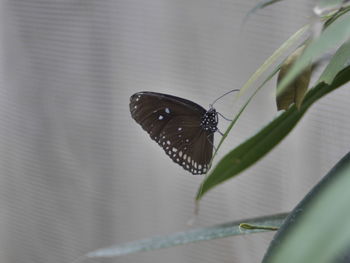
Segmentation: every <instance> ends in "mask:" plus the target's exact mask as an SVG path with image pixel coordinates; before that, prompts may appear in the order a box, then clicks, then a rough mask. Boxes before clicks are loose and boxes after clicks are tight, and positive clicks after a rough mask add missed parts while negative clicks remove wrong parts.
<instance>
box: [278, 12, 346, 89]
mask: <svg viewBox="0 0 350 263" xmlns="http://www.w3.org/2000/svg"><path fill="white" fill-rule="evenodd" d="M349 38H350V14H349V12H348V13H345V14H343V15H342V16H340V17H338V18H337V20H335V21H334V22H333V23H332V24H330V25H329V26H328V27H327V28H326V29H325V30H324V31H323V32H322V33H321V35H320V36H319V37H318V38H316V39H315V40H313V41H312V42H311V43H310V44H309V45H308V47H307V48H306V49H305V51H304V52H303V54H302V55H301V56H300V58H299V59H298V60H297V61H296V62H295V64H294V66H293V67H292V68H291V69H290V71H289V72H288V74H287V75H286V76H285V77H284V78H283V80H282V81H281V82H280V83H279V85H278V93H281V92H282V91H283V90H284V89H285V88H286V87H287V86H288V85H289V84H290V83H291V81H293V80H294V79H295V78H296V77H297V76H298V75H299V74H300V73H301V72H302V71H303V70H304V69H305V68H306V67H307V66H308V65H310V64H311V63H313V62H315V61H317V59H319V58H320V57H321V56H322V55H324V54H325V53H326V52H327V51H329V50H330V49H331V48H334V47H337V46H339V45H341V44H343V43H344V42H345V41H346V40H348V39H349Z"/></svg>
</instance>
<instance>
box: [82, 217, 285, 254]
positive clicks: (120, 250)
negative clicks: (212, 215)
mask: <svg viewBox="0 0 350 263" xmlns="http://www.w3.org/2000/svg"><path fill="white" fill-rule="evenodd" d="M287 215H288V213H281V214H276V215H270V216H264V217H257V218H251V219H245V220H240V221H235V222H230V223H225V224H220V225H215V226H210V227H204V228H197V229H193V230H189V231H186V232H178V233H173V234H171V235H169V236H160V237H153V238H149V239H143V240H138V241H134V242H129V243H125V244H120V245H116V246H112V247H108V248H102V249H98V250H95V251H92V252H90V253H88V254H86V256H85V257H86V258H92V257H117V256H121V255H127V254H131V253H136V252H141V251H150V250H155V249H161V248H168V247H173V246H178V245H185V244H188V243H193V242H198V241H204V240H211V239H217V238H224V237H229V236H236V235H244V234H251V233H259V232H266V231H271V230H270V229H242V228H241V227H240V224H241V223H242V222H245V223H249V224H252V225H263V226H266V225H268V226H270V227H275V228H276V227H277V228H278V227H279V226H280V225H282V223H283V220H284V219H285V218H286V216H287Z"/></svg>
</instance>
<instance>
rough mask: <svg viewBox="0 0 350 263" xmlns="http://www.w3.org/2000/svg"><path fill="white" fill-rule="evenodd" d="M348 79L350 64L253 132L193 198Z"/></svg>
mask: <svg viewBox="0 0 350 263" xmlns="http://www.w3.org/2000/svg"><path fill="white" fill-rule="evenodd" d="M349 79H350V66H348V67H346V68H345V69H343V70H342V71H341V72H339V73H338V74H337V76H336V77H335V78H334V80H333V82H332V83H331V84H330V85H327V84H326V83H324V82H321V83H319V84H318V85H317V86H316V87H314V88H313V89H310V90H309V92H308V93H307V94H306V96H305V98H304V102H303V104H302V105H301V107H300V109H299V110H298V109H297V108H296V106H295V105H293V106H292V107H290V108H289V109H288V110H287V111H285V112H283V113H282V114H281V115H279V116H278V117H277V118H276V119H274V120H273V121H272V122H270V124H268V125H267V126H266V127H265V128H263V129H262V130H261V131H260V132H258V133H257V134H256V135H254V136H253V137H251V138H249V139H248V140H246V141H245V142H243V143H242V144H241V145H239V146H238V147H237V148H235V149H233V150H232V151H231V152H229V153H228V154H227V155H226V156H224V157H223V158H222V159H221V160H220V162H219V163H218V164H217V165H216V167H215V168H214V169H213V170H212V171H211V172H210V174H209V175H208V176H207V177H206V178H205V180H204V182H203V183H202V185H201V188H200V190H199V191H198V194H197V198H196V199H197V200H199V199H200V198H201V197H202V196H203V195H204V194H205V193H206V192H207V191H208V190H209V189H211V188H213V187H215V186H216V185H218V184H220V183H222V182H224V181H226V180H228V179H230V178H232V177H234V176H235V175H237V174H239V173H240V172H242V171H243V170H245V169H246V168H248V167H249V166H251V165H252V164H254V163H255V162H256V161H258V160H259V159H260V158H261V157H263V156H264V155H265V154H267V153H268V152H269V151H270V150H271V149H273V148H274V147H275V146H276V145H277V144H278V143H279V142H280V141H281V140H282V139H283V138H284V137H286V136H287V135H288V133H289V132H290V131H291V130H292V129H293V128H294V126H295V125H296V124H297V123H298V121H299V120H300V119H301V117H302V116H303V115H304V113H305V112H306V111H307V110H308V108H309V107H310V106H311V105H312V104H313V103H314V102H316V101H317V100H318V99H320V98H321V97H323V96H324V95H326V94H327V93H329V92H331V91H333V90H334V89H336V88H338V87H340V86H341V85H343V84H344V83H346V82H347V81H349Z"/></svg>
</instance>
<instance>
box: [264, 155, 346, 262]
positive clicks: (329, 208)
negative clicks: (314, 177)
mask: <svg viewBox="0 0 350 263" xmlns="http://www.w3.org/2000/svg"><path fill="white" fill-rule="evenodd" d="M349 187H350V153H348V154H347V155H346V156H345V157H344V158H343V159H342V160H341V161H340V162H339V163H338V164H337V165H336V166H335V167H334V168H333V169H332V170H331V171H330V172H329V173H328V174H327V175H326V176H325V177H324V178H323V179H322V180H321V181H320V182H319V183H318V184H317V185H316V186H315V187H314V188H313V189H312V190H311V191H310V192H309V193H308V194H307V195H306V197H305V198H304V199H303V200H302V201H301V202H300V203H299V204H298V205H297V206H296V208H295V209H293V211H292V212H291V213H290V215H289V216H288V218H287V219H286V221H285V223H284V224H283V226H282V227H281V228H280V230H279V231H278V232H277V234H276V236H275V238H274V240H273V241H272V242H271V244H270V247H269V249H268V251H267V253H266V255H265V257H264V260H263V262H264V263H277V262H278V263H279V262H284V263H292V262H293V263H294V262H298V263H309V262H318V263H328V262H348V261H344V260H341V261H340V259H341V258H342V254H343V253H344V252H346V250H347V249H349V246H350V209H349V200H350V191H349Z"/></svg>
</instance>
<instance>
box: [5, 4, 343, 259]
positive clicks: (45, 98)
mask: <svg viewBox="0 0 350 263" xmlns="http://www.w3.org/2000/svg"><path fill="white" fill-rule="evenodd" d="M255 3H256V1H253V0H250V1H244V0H240V1H234V0H218V1H213V0H186V1H184V0H177V1H173V0H151V1H143V0H106V1H100V0H98V1H97V0H84V1H83V0H69V1H68V0H56V1H45V0H12V1H6V0H3V1H1V23H0V30H1V49H0V59H1V63H0V85H1V86H0V261H1V262H3V263H34V262H35V263H44V262H45V263H48V262H50V263H51V262H53V263H55V262H60V263H69V262H71V261H72V260H74V259H75V258H76V257H78V256H80V255H82V254H83V253H86V252H88V251H90V250H94V249H97V248H100V247H104V246H109V245H112V244H115V243H123V242H128V241H132V240H135V239H140V238H145V237H149V236H153V235H162V234H168V233H171V232H174V231H181V230H185V229H187V228H188V226H187V225H186V223H187V222H188V220H190V219H191V218H192V217H193V209H194V202H193V198H194V196H195V193H196V191H197V189H198V186H199V184H200V182H201V180H202V177H201V176H193V175H191V174H189V173H187V172H186V171H184V170H183V169H181V168H180V167H179V166H177V165H176V164H174V163H172V162H171V160H170V159H169V158H168V157H167V156H166V155H165V154H164V153H163V151H162V150H161V149H160V148H159V147H158V146H157V145H156V144H155V143H154V142H152V141H151V140H150V139H149V137H148V136H147V135H146V133H145V132H144V131H143V130H142V129H141V128H140V127H139V126H138V125H137V124H136V123H135V122H134V121H133V120H132V119H131V117H130V113H129V109H128V103H129V97H130V95H131V94H133V93H134V92H137V91H141V90H152V91H157V92H165V93H171V94H175V95H178V96H182V97H186V98H188V99H191V100H194V101H196V102H198V103H200V104H202V105H203V106H207V105H208V104H209V103H211V102H212V100H213V99H214V98H215V97H217V96H219V95H220V94H221V93H224V92H225V91H228V90H230V89H232V88H240V87H241V86H242V85H243V84H244V82H245V81H246V80H247V79H248V77H249V76H250V75H251V74H252V73H253V72H254V71H255V70H256V69H257V68H258V66H259V65H261V63H262V62H263V61H264V60H265V59H266V58H267V57H268V56H269V55H270V54H272V52H273V51H274V49H276V48H277V47H278V46H279V45H280V44H281V43H282V42H283V41H284V40H286V39H287V38H288V37H289V36H290V35H291V34H292V33H293V32H294V31H296V30H297V29H298V28H300V27H301V26H302V25H303V24H304V23H305V22H306V21H307V20H308V18H309V16H311V14H312V11H311V7H312V4H313V3H314V1H306V0H304V1H302V0H299V1H282V2H280V3H278V4H276V5H274V6H271V7H270V8H267V9H266V10H262V11H260V12H258V13H257V14H256V15H253V16H252V17H251V19H250V20H249V21H248V23H247V24H246V25H245V28H244V31H241V27H240V26H241V21H242V19H243V17H244V15H245V13H246V12H247V11H248V10H249V9H250V8H251V7H252V6H253V5H254V4H255ZM274 83H275V81H273V82H272V83H271V85H270V88H268V87H267V88H266V89H265V90H264V92H262V93H260V94H259V96H257V98H256V99H255V100H254V103H253V104H254V105H252V106H251V107H250V108H249V109H248V111H247V112H246V113H244V115H243V117H242V118H241V120H240V121H239V123H238V127H237V128H236V129H235V130H233V132H232V133H231V134H230V137H229V139H228V140H227V141H226V144H225V146H224V147H223V148H222V152H221V156H222V154H223V153H225V152H227V151H228V150H229V149H230V148H232V147H233V146H234V145H237V144H238V143H239V142H241V141H242V140H243V139H245V138H247V137H248V136H249V135H252V134H254V133H255V132H256V131H257V130H258V129H259V128H260V127H261V126H262V125H263V124H265V123H267V122H268V121H269V120H270V119H271V118H272V116H275V115H276V114H277V113H276V112H275V105H274V101H273V95H274V86H273V84H274ZM349 93H350V92H349V89H348V88H343V89H341V90H339V91H336V92H334V93H332V94H331V95H330V96H328V97H327V98H325V99H322V100H321V101H320V102H319V103H317V105H315V106H314V107H312V109H311V110H310V111H309V112H308V113H307V115H306V116H305V117H304V119H303V120H302V122H301V125H299V126H298V127H297V129H295V130H294V131H293V132H292V133H291V134H290V135H289V136H288V138H287V140H285V141H284V142H283V143H282V144H280V145H279V146H278V147H277V148H276V149H275V150H274V151H273V152H272V153H270V154H268V156H267V157H266V158H265V159H264V160H262V161H260V162H259V163H258V164H257V165H255V166H254V167H253V168H252V169H249V170H248V171H246V172H245V173H244V174H242V175H241V176H239V177H237V178H236V179H235V180H232V181H229V182H227V183H225V184H223V185H221V186H220V187H217V188H216V189H214V190H213V191H211V192H210V193H208V195H206V196H205V197H204V199H203V202H202V205H201V210H200V213H199V216H198V218H197V220H196V221H195V223H194V226H205V225H211V224H214V223H221V222H226V221H231V220H237V219H241V218H246V217H251V216H260V215H265V214H269V213H277V212H283V211H288V210H290V209H291V208H293V206H294V205H295V204H296V203H297V202H298V201H299V200H300V199H301V198H302V196H303V195H304V194H305V193H306V192H307V191H308V190H309V189H310V188H311V187H312V185H313V184H314V183H316V182H317V181H318V180H319V178H320V177H321V176H322V175H324V174H325V173H326V172H327V171H328V170H329V169H330V168H331V167H332V166H333V165H334V164H335V162H336V161H337V160H338V159H339V158H341V157H342V156H343V155H344V154H345V153H346V152H347V151H348V149H349V143H350V137H349V136H348V130H349V128H350V126H349V123H348V122H347V120H348V118H349V112H350V111H349V110H350V106H349V105H348V99H347V98H348V97H349ZM232 101H233V96H231V97H226V98H225V99H224V100H222V101H221V102H220V103H218V104H217V109H218V110H219V111H220V112H222V113H223V114H226V115H231V116H232V115H233V114H234V112H235V111H237V109H238V105H239V103H240V102H238V104H233V102H232ZM227 124H228V123H226V122H221V123H220V128H221V129H222V130H223V129H224V128H225V127H226V125H227ZM218 138H219V137H218V135H216V141H217V140H218ZM271 238H272V234H271V233H267V234H256V235H251V236H244V237H238V238H227V239H224V240H218V241H212V242H203V243H199V244H194V245H189V246H185V247H183V246H181V247H176V248H171V249H165V250H162V251H157V252H147V253H142V254H138V255H130V256H125V257H121V258H118V259H108V260H90V261H89V262H164V261H166V262H174V263H175V262H193V263H195V262H231V263H232V262H240V263H252V262H259V261H260V260H261V258H262V256H263V253H264V250H265V249H266V248H267V246H268V244H269V242H270V240H271Z"/></svg>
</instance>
